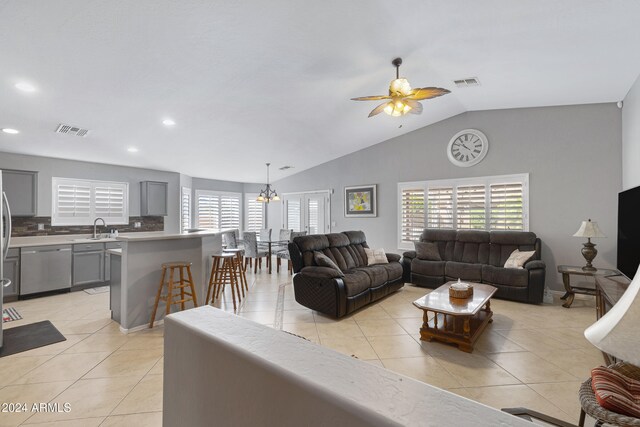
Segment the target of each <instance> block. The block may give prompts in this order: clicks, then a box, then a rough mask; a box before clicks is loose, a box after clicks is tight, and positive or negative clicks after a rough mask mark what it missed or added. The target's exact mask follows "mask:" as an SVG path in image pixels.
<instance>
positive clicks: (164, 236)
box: [116, 231, 220, 242]
mask: <svg viewBox="0 0 640 427" xmlns="http://www.w3.org/2000/svg"><path fill="white" fill-rule="evenodd" d="M216 234H220V233H218V232H215V231H194V232H193V233H165V232H163V231H160V232H150V233H127V234H122V235H120V236H118V237H116V240H118V241H121V242H141V241H147V240H172V239H195V238H196V237H206V236H214V235H216Z"/></svg>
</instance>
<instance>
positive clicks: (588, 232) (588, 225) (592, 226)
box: [573, 220, 607, 238]
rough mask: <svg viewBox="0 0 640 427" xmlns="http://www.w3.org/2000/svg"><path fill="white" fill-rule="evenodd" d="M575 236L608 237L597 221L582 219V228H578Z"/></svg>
mask: <svg viewBox="0 0 640 427" xmlns="http://www.w3.org/2000/svg"><path fill="white" fill-rule="evenodd" d="M573 237H589V238H593V237H607V236H605V235H604V233H603V232H602V231H601V230H600V227H598V223H597V222H595V221H591V220H588V221H582V224H580V228H579V229H578V231H576V234H574V235H573Z"/></svg>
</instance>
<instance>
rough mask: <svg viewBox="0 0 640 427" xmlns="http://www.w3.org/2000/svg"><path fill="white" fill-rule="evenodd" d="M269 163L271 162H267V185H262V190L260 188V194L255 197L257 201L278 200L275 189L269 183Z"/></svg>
mask: <svg viewBox="0 0 640 427" xmlns="http://www.w3.org/2000/svg"><path fill="white" fill-rule="evenodd" d="M270 165H271V163H267V185H266V187H264V189H263V190H260V194H259V195H258V198H257V199H256V201H258V202H264V203H269V202H278V201H280V196H278V193H277V192H276V190H274V189H273V188H271V184H269V166H270Z"/></svg>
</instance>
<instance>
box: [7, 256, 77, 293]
mask: <svg viewBox="0 0 640 427" xmlns="http://www.w3.org/2000/svg"><path fill="white" fill-rule="evenodd" d="M70 288H71V245H52V246H34V247H25V248H21V249H20V286H19V292H20V295H30V294H35V293H39V292H48V291H55V290H62V289H70Z"/></svg>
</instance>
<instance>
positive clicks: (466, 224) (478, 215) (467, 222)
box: [456, 185, 487, 230]
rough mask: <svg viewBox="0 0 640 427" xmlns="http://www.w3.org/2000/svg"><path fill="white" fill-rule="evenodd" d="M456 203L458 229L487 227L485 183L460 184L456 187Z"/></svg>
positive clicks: (481, 228) (483, 228)
mask: <svg viewBox="0 0 640 427" xmlns="http://www.w3.org/2000/svg"><path fill="white" fill-rule="evenodd" d="M456 205H457V206H456V223H457V228H458V229H474V230H485V229H486V228H487V221H486V216H487V214H486V190H485V186H484V185H466V186H459V187H458V188H457V189H456Z"/></svg>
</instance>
